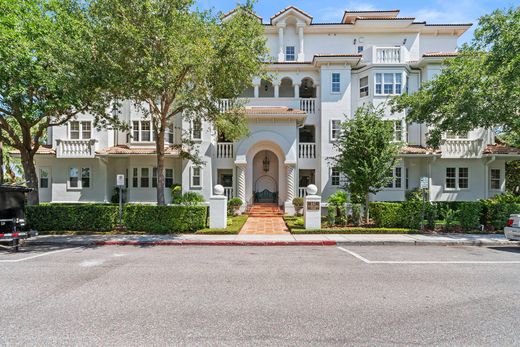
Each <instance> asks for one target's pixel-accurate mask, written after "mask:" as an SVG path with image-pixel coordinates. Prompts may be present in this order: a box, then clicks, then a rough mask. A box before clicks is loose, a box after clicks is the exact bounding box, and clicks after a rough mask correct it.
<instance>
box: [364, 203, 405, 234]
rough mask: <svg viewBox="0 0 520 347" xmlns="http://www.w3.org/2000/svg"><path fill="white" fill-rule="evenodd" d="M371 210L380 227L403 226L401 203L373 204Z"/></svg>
mask: <svg viewBox="0 0 520 347" xmlns="http://www.w3.org/2000/svg"><path fill="white" fill-rule="evenodd" d="M370 209H371V211H372V213H371V215H372V219H373V221H374V222H375V224H376V225H377V226H378V227H382V228H396V227H399V226H401V225H402V217H401V215H400V213H401V210H402V204H401V203H393V202H372V203H370Z"/></svg>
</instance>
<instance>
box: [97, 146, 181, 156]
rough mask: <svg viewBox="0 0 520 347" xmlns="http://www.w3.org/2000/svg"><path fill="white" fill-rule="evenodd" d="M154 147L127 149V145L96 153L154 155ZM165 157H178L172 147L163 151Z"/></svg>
mask: <svg viewBox="0 0 520 347" xmlns="http://www.w3.org/2000/svg"><path fill="white" fill-rule="evenodd" d="M156 153H157V152H156V151H155V148H154V147H129V146H127V145H119V146H114V147H107V148H104V149H102V150H100V151H99V152H98V154H101V155H116V154H123V155H124V154H144V155H148V154H156ZM165 154H166V155H179V150H178V149H176V148H173V147H167V148H166V149H165Z"/></svg>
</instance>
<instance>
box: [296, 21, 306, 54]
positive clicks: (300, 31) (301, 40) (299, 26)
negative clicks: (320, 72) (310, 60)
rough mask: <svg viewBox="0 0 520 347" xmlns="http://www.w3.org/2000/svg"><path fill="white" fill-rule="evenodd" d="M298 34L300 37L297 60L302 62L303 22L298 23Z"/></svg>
mask: <svg viewBox="0 0 520 347" xmlns="http://www.w3.org/2000/svg"><path fill="white" fill-rule="evenodd" d="M297 26H298V36H299V39H300V52H299V53H298V61H299V62H302V61H305V53H304V44H305V40H304V36H303V28H304V27H305V23H298V24H297Z"/></svg>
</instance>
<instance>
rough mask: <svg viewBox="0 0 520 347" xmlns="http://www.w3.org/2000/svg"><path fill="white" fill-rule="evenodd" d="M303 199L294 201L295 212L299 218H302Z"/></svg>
mask: <svg viewBox="0 0 520 347" xmlns="http://www.w3.org/2000/svg"><path fill="white" fill-rule="evenodd" d="M303 203H304V202H303V198H299V197H298V198H294V199H293V200H292V204H293V206H294V210H295V211H296V215H297V216H301V210H302V208H303Z"/></svg>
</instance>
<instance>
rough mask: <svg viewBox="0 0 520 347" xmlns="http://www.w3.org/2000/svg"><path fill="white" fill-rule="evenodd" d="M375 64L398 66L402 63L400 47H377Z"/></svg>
mask: <svg viewBox="0 0 520 347" xmlns="http://www.w3.org/2000/svg"><path fill="white" fill-rule="evenodd" d="M375 62H376V63H377V64H398V63H400V62H401V48H400V47H376V54H375Z"/></svg>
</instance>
